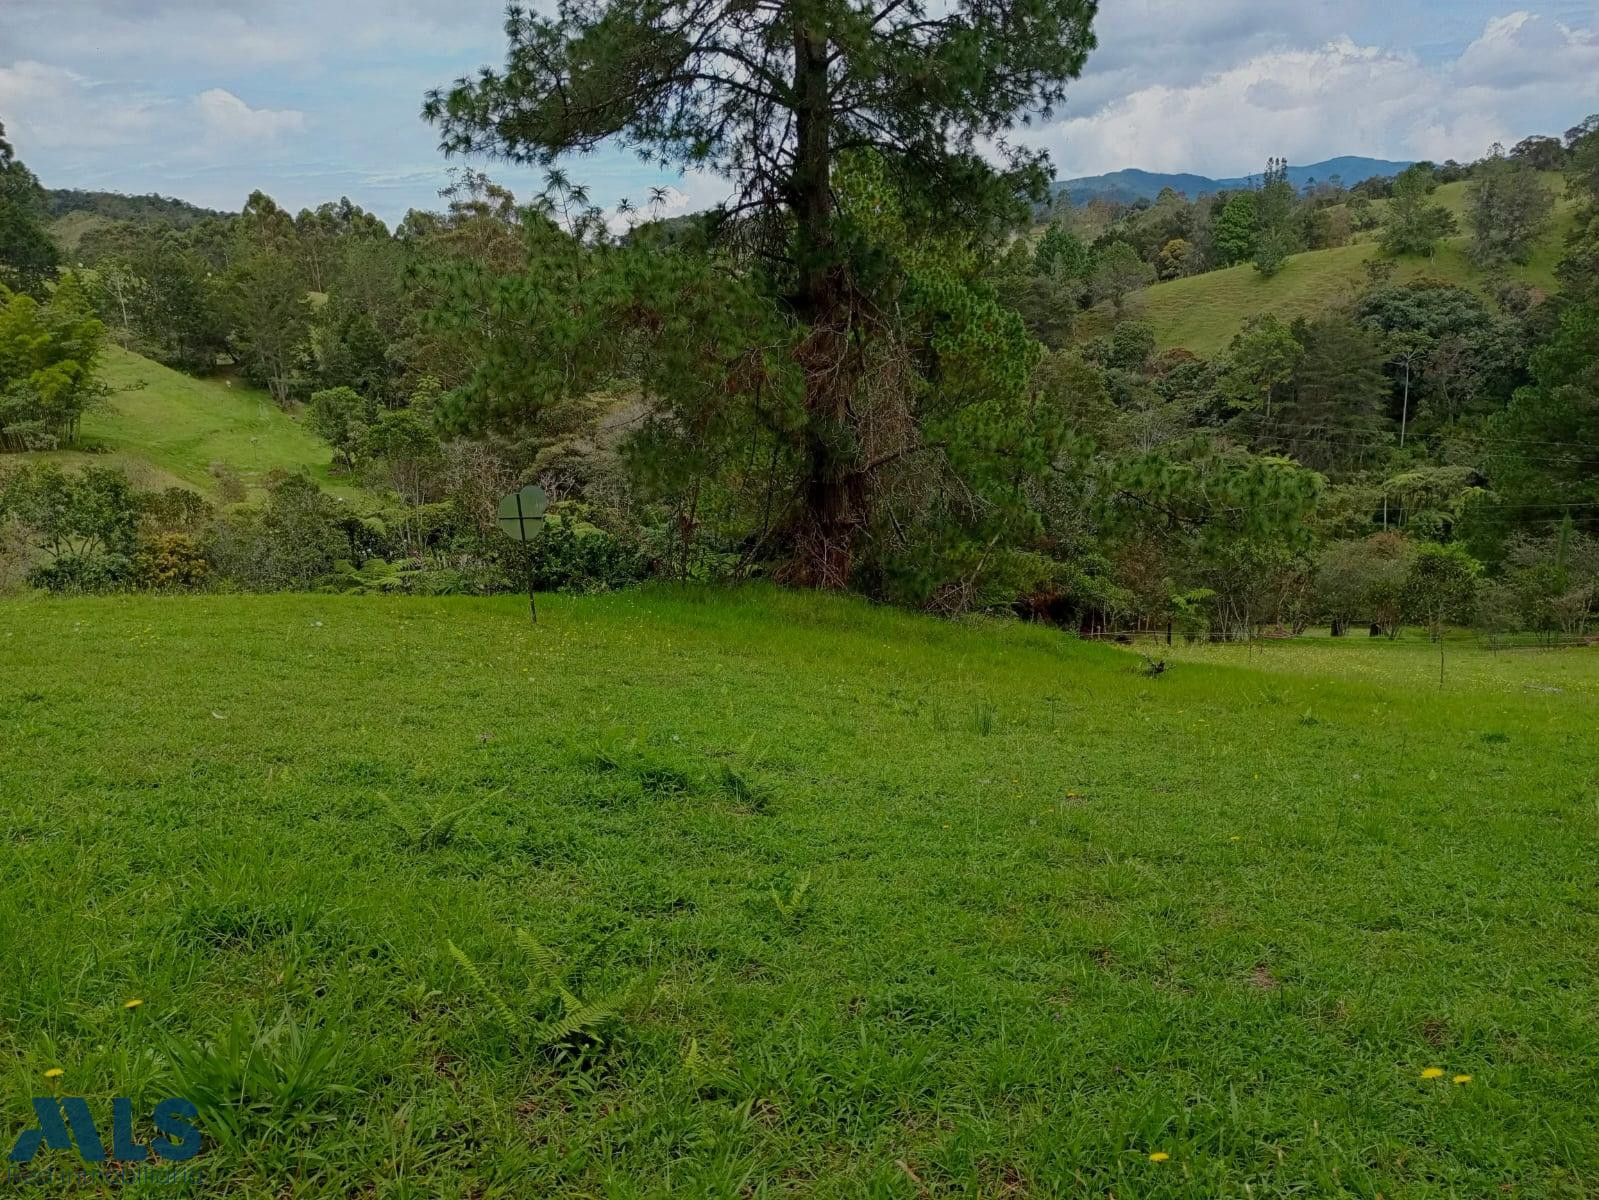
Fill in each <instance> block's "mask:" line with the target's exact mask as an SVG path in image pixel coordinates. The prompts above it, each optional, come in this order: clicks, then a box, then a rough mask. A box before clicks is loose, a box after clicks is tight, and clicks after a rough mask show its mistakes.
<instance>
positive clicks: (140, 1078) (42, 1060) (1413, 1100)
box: [0, 588, 1599, 1200]
mask: <svg viewBox="0 0 1599 1200" xmlns="http://www.w3.org/2000/svg"><path fill="white" fill-rule="evenodd" d="M1451 655H1452V659H1451V672H1452V674H1451V676H1450V683H1449V684H1448V686H1446V687H1445V688H1443V689H1440V688H1439V687H1438V684H1437V681H1436V675H1435V674H1434V666H1435V659H1434V658H1433V657H1432V648H1431V647H1429V646H1427V645H1425V644H1424V643H1420V642H1418V643H1415V644H1411V643H1403V642H1402V643H1400V644H1398V645H1389V644H1388V643H1386V642H1382V643H1378V644H1368V643H1365V642H1360V641H1358V640H1354V639H1352V640H1351V641H1350V642H1348V643H1345V644H1342V645H1330V644H1327V643H1325V642H1319V643H1306V644H1285V645H1273V646H1271V647H1269V648H1264V649H1257V650H1255V651H1253V652H1251V651H1248V650H1245V649H1243V648H1220V649H1213V648H1197V649H1192V650H1189V651H1184V652H1182V653H1181V655H1180V657H1179V661H1177V662H1176V664H1175V666H1173V668H1172V669H1170V670H1169V671H1167V672H1166V673H1165V674H1163V675H1160V676H1158V677H1153V678H1151V677H1148V676H1146V675H1144V674H1143V673H1141V671H1140V670H1139V668H1140V666H1141V664H1142V660H1141V658H1140V657H1139V656H1138V655H1137V654H1132V653H1128V652H1127V651H1124V650H1118V649H1113V648H1110V647H1104V646H1095V645H1087V644H1083V643H1080V642H1077V641H1075V640H1074V639H1071V638H1068V637H1065V636H1062V635H1060V634H1058V633H1054V632H1051V631H1048V630H1044V629H1041V628H1035V627H1022V626H1015V625H999V624H987V623H984V624H974V625H971V626H961V625H956V624H949V623H938V622H935V621H932V620H928V619H922V618H917V617H913V616H908V615H903V614H899V613H895V612H891V611H885V610H878V609H873V608H870V607H868V606H866V605H865V604H862V603H859V602H853V601H846V600H838V599H833V598H826V597H817V596H809V595H795V594H787V593H781V592H776V591H772V590H768V589H764V588H762V589H752V590H749V591H745V592H737V593H714V592H713V593H697V592H682V591H673V590H646V591H642V592H633V593H627V594H621V595H614V596H608V597H597V598H585V599H570V598H564V597H549V598H547V599H545V600H543V601H541V604H540V623H539V624H538V625H537V626H533V625H530V624H529V622H528V620H527V616H526V611H525V604H524V603H522V602H519V601H518V600H516V599H515V598H514V597H504V598H499V599H493V600H469V599H451V600H419V599H395V598H345V597H310V596H212V597H192V598H177V597H170V598H160V597H150V598H105V599H73V600H48V599H43V598H36V597H35V598H21V599H12V600H6V601H3V602H0V805H3V807H4V812H5V821H4V826H3V828H4V836H3V838H0V880H3V881H4V882H3V884H0V962H3V963H4V964H5V969H4V971H3V972H0V1078H3V1080H4V1087H3V1089H0V1139H11V1138H14V1137H15V1136H16V1131H17V1130H19V1129H21V1128H23V1127H24V1126H26V1125H28V1124H29V1123H31V1120H32V1115H31V1109H30V1108H29V1107H28V1102H27V1097H29V1096H32V1095H45V1094H48V1093H49V1092H50V1091H51V1090H52V1089H54V1090H56V1091H58V1092H59V1093H61V1094H63V1095H82V1096H86V1097H88V1098H89V1099H90V1104H91V1108H92V1110H93V1111H95V1112H96V1113H102V1114H103V1113H104V1112H106V1111H107V1110H108V1108H109V1101H110V1097H112V1096H114V1095H125V1096H130V1097H132V1098H133V1100H134V1111H135V1112H136V1113H148V1112H149V1111H150V1108H151V1106H152V1105H153V1103H154V1102H155V1100H157V1099H159V1098H161V1097H163V1096H168V1095H174V1094H178V1095H185V1096H188V1097H190V1098H192V1099H194V1100H195V1101H196V1103H197V1104H199V1105H200V1106H201V1109H202V1114H203V1115H202V1121H201V1123H202V1125H203V1126H204V1128H205V1132H206V1134H207V1140H206V1149H205V1153H204V1155H203V1156H202V1158H201V1159H200V1160H199V1161H200V1164H201V1166H202V1167H203V1169H204V1171H205V1173H206V1174H205V1183H204V1185H203V1187H202V1188H200V1189H198V1190H196V1191H195V1192H194V1193H192V1194H199V1195H205V1196H252V1197H263V1198H265V1197H274V1198H279V1197H325V1196H345V1195H349V1196H363V1197H365V1196H399V1197H456V1196H462V1197H465V1196H470V1197H484V1198H486V1197H515V1198H525V1197H535V1196H562V1197H568V1196H580V1197H602V1196H603V1197H628V1196H665V1195H695V1196H735V1195H740V1196H818V1197H845V1196H880V1197H905V1198H907V1200H908V1198H911V1197H921V1196H944V1195H974V1196H975V1195H983V1196H1005V1197H1011V1196H1016V1197H1053V1196H1109V1195H1114V1196H1116V1197H1118V1198H1120V1200H1130V1198H1134V1197H1178V1196H1181V1197H1217V1196H1254V1197H1265V1196H1318V1197H1319V1196H1332V1195H1351V1196H1364V1197H1375V1196H1379V1195H1381V1196H1384V1197H1388V1198H1390V1200H1394V1198H1398V1197H1423V1196H1426V1197H1433V1196H1441V1195H1442V1196H1460V1197H1485V1196H1511V1195H1513V1196H1517V1197H1524V1198H1532V1197H1555V1196H1559V1197H1582V1196H1592V1195H1595V1194H1596V1193H1599V1105H1596V1104H1595V1102H1594V1095H1595V1089H1596V1086H1599V949H1596V947H1599V893H1596V891H1595V883H1594V880H1595V875H1594V864H1595V861H1596V851H1599V755H1596V747H1595V742H1594V732H1593V731H1594V729H1595V725H1596V721H1599V691H1596V688H1595V683H1596V681H1599V651H1593V650H1566V651H1558V652H1542V653H1539V652H1515V653H1503V654H1499V655H1497V656H1495V655H1490V654H1488V653H1486V652H1482V651H1475V650H1471V649H1469V648H1466V647H1460V648H1458V649H1457V648H1454V647H1452V648H1451ZM517 930H525V931H527V933H528V934H529V935H531V937H533V938H536V939H537V941H538V942H541V943H542V944H543V945H544V946H546V947H548V948H549V949H550V951H551V952H552V953H553V955H554V956H555V958H556V959H558V960H559V962H560V964H562V965H561V966H559V967H558V971H559V973H560V974H561V977H562V979H563V982H564V984H565V986H566V987H568V988H569V989H570V990H571V991H572V992H573V993H574V994H575V995H576V996H578V997H580V998H581V999H582V1000H584V1001H591V1000H593V999H594V998H595V997H598V996H602V995H606V994H609V993H611V992H614V991H616V990H618V989H624V990H625V989H626V988H627V987H628V986H629V985H636V986H634V987H633V990H632V992H631V993H630V998H628V999H626V1000H625V1001H623V1002H622V1005H621V1017H620V1019H618V1020H615V1021H614V1022H611V1023H609V1024H608V1025H603V1026H600V1028H601V1029H602V1030H603V1031H604V1032H606V1033H607V1034H608V1037H607V1040H606V1042H605V1043H604V1045H603V1046H602V1047H600V1048H598V1049H590V1050H588V1051H586V1052H584V1053H583V1054H581V1055H578V1056H576V1057H574V1056H573V1055H571V1054H567V1055H565V1056H563V1055H562V1054H561V1053H558V1052H555V1051H552V1050H551V1049H549V1048H548V1047H547V1046H546V1045H545V1044H544V1043H545V1041H546V1037H545V1035H546V1033H547V1032H548V1031H549V1024H548V1023H549V1022H550V1021H552V1020H553V1019H554V1018H555V1017H556V1016H557V1015H558V1014H559V1013H560V1011H561V1008H562V1006H561V1002H559V1001H558V1000H557V999H556V991H555V989H554V987H553V986H552V985H551V983H550V982H549V980H548V979H547V978H546V977H544V976H542V975H541V974H540V972H539V969H538V963H539V961H540V960H541V958H542V957H543V956H542V955H541V954H539V953H537V952H535V951H534V950H533V949H531V948H530V947H529V946H528V945H527V943H526V942H525V941H524V940H523V939H521V938H519V936H518V934H517V933H516V931H517ZM452 942H453V943H455V944H456V945H457V946H458V947H459V948H460V950H461V951H462V953H463V954H464V955H465V956H466V958H467V960H468V961H469V962H470V963H472V964H473V967H472V969H471V970H468V968H467V967H466V966H464V965H463V964H462V962H461V960H460V959H458V958H457V957H456V956H455V955H454V954H453V953H452V951H451V950H450V946H449V944H450V943H452ZM474 971H475V972H476V974H478V975H479V976H481V980H474V979H473V977H472V975H473V972H474ZM135 999H136V1000H140V1001H142V1004H140V1005H138V1006H137V1007H135V1008H132V1009H129V1008H125V1007H124V1006H125V1004H126V1003H127V1002H128V1001H130V1000H135ZM568 1044H576V1043H568ZM1429 1068H1435V1069H1437V1070H1440V1071H1441V1072H1442V1075H1441V1076H1439V1077H1435V1078H1424V1077H1423V1073H1424V1072H1426V1071H1427V1070H1428V1069H1429ZM52 1070H59V1071H60V1072H62V1073H61V1074H60V1075H59V1076H58V1077H54V1078H50V1077H47V1075H46V1073H47V1072H49V1071H52ZM1457 1075H1458V1076H1469V1077H1470V1079H1469V1082H1466V1081H1463V1082H1459V1083H1456V1082H1453V1079H1454V1077H1455V1076H1457ZM138 1130H139V1133H140V1135H141V1137H147V1136H149V1132H148V1130H147V1129H145V1128H144V1126H143V1125H140V1126H139V1127H138ZM51 1153H52V1154H54V1155H55V1156H56V1157H59V1158H66V1157H67V1156H66V1155H65V1154H64V1152H51ZM1152 1155H1157V1156H1158V1155H1165V1156H1168V1157H1165V1158H1164V1159H1152V1157H1151V1156H1152ZM159 1184H160V1179H159V1176H152V1177H150V1178H147V1179H145V1180H143V1181H142V1182H141V1183H139V1184H136V1185H134V1186H133V1187H130V1188H126V1189H122V1190H121V1192H120V1193H119V1194H129V1195H155V1194H161V1195H168V1194H174V1190H173V1189H172V1188H170V1187H166V1188H165V1190H163V1186H158V1185H159ZM51 1194H60V1193H51ZM82 1194H86V1195H87V1194H94V1195H101V1194H108V1192H107V1190H105V1189H101V1190H94V1189H85V1190H84V1191H83V1193H82Z"/></svg>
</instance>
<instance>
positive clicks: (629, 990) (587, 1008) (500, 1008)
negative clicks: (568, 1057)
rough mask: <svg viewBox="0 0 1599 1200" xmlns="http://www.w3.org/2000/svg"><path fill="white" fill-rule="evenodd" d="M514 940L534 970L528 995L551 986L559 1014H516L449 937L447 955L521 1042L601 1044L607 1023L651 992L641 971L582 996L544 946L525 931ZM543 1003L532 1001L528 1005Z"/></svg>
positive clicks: (549, 1046) (566, 1046)
mask: <svg viewBox="0 0 1599 1200" xmlns="http://www.w3.org/2000/svg"><path fill="white" fill-rule="evenodd" d="M515 936H516V941H517V944H518V945H520V946H521V947H522V948H523V949H524V950H526V951H527V953H528V956H529V957H530V958H532V960H533V964H534V966H535V967H536V968H537V972H536V975H535V977H534V979H533V980H532V981H531V983H530V984H529V988H528V992H529V997H530V998H536V997H537V994H538V992H537V989H538V988H539V985H540V984H546V985H548V986H549V987H553V989H554V991H555V997H556V998H557V999H558V1000H559V1003H560V1012H559V1013H558V1014H557V1015H556V1016H553V1017H547V1018H543V1019H539V1018H536V1017H534V1016H532V1015H531V1014H530V1013H529V1014H524V1015H518V1013H517V1011H516V1009H515V1008H513V1007H512V1004H511V1002H510V1001H509V1000H507V999H506V998H505V996H504V995H502V994H501V992H500V991H499V990H498V989H497V988H496V987H495V986H494V985H493V984H492V983H491V982H490V981H489V979H488V976H487V975H486V974H485V973H484V971H483V969H482V968H481V967H479V966H478V964H477V963H475V962H473V961H472V959H471V957H470V956H469V955H468V954H467V953H466V951H464V950H462V949H461V948H460V947H459V946H457V945H456V944H455V943H454V942H453V941H451V942H446V943H445V944H446V945H447V946H448V947H449V951H450V955H451V957H453V958H454V959H455V961H456V962H457V963H458V964H459V965H460V967H461V970H462V972H463V973H464V974H465V975H466V977H467V978H468V979H469V980H471V982H472V985H473V986H474V987H475V988H476V989H477V990H478V991H479V992H481V993H482V994H483V996H484V998H485V999H486V1000H487V1001H488V1003H489V1005H490V1007H492V1008H493V1009H494V1012H495V1015H496V1016H497V1017H499V1019H500V1021H501V1023H502V1024H504V1026H505V1028H506V1030H507V1031H508V1032H509V1033H510V1034H511V1036H512V1037H514V1038H515V1039H516V1040H517V1041H518V1042H520V1043H522V1044H523V1045H524V1046H534V1047H540V1048H543V1049H546V1050H557V1051H561V1050H570V1049H575V1048H579V1047H581V1046H584V1045H592V1046H601V1045H603V1044H604V1042H605V1037H606V1033H607V1031H608V1029H609V1027H610V1026H611V1025H613V1024H614V1023H615V1022H617V1021H618V1020H620V1019H621V1018H622V1015H623V1013H624V1011H625V1010H626V1008H627V1007H628V1005H629V1004H630V1003H632V1001H633V1000H634V999H636V998H637V997H639V996H640V995H642V994H644V993H645V992H646V991H648V992H653V991H654V986H653V983H652V981H651V977H650V976H648V975H640V976H637V977H635V978H633V979H631V980H629V981H628V982H627V983H625V984H623V985H622V986H621V987H619V988H616V989H614V990H613V991H611V992H609V993H607V994H606V995H604V996H599V997H587V998H586V997H583V996H580V995H578V994H577V993H576V992H575V991H573V990H572V988H571V986H570V985H569V984H568V983H567V971H566V968H565V967H564V965H563V964H562V963H561V961H560V959H559V958H557V957H556V955H555V953H554V952H553V951H551V950H550V949H549V948H548V947H547V946H545V945H544V944H543V943H542V942H540V941H539V940H538V939H537V938H535V937H534V936H533V935H532V934H530V933H528V932H527V930H525V929H518V930H516V932H515ZM540 1007H545V1006H544V1005H537V1004H533V1005H530V1008H535V1009H536V1008H540Z"/></svg>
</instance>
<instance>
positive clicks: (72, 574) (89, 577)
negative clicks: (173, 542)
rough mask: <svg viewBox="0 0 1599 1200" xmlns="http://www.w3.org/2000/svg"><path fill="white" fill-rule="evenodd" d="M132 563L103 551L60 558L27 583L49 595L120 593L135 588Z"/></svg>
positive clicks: (38, 569) (40, 568)
mask: <svg viewBox="0 0 1599 1200" xmlns="http://www.w3.org/2000/svg"><path fill="white" fill-rule="evenodd" d="M133 579H134V571H133V563H132V561H131V560H130V559H129V558H128V557H127V556H126V555H123V554H106V553H103V552H100V551H87V552H85V553H81V554H79V553H68V554H62V555H58V556H57V557H56V558H54V559H52V560H51V561H49V562H47V563H43V564H41V565H40V566H37V567H35V568H33V570H31V571H29V572H28V582H29V583H30V584H31V585H32V586H34V587H36V588H43V589H44V590H46V591H50V592H73V593H81V592H120V591H125V590H126V589H127V588H129V587H130V586H132V584H133Z"/></svg>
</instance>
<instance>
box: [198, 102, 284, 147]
mask: <svg viewBox="0 0 1599 1200" xmlns="http://www.w3.org/2000/svg"><path fill="white" fill-rule="evenodd" d="M194 111H195V113H196V114H197V115H198V116H199V119H200V126H201V128H202V129H203V130H204V132H205V135H206V137H208V138H211V139H215V140H218V141H224V142H229V143H233V144H238V143H241V142H245V143H248V142H261V141H271V140H272V139H273V138H276V137H277V136H278V135H280V134H284V133H293V132H295V131H298V130H301V129H304V128H305V114H304V113H303V112H296V111H295V110H293V109H270V108H251V107H250V106H249V105H248V104H246V103H245V102H244V101H243V100H240V99H239V98H238V97H237V96H235V95H234V94H233V93H232V92H230V91H228V90H227V89H226V88H208V89H206V90H205V91H203V92H201V93H200V94H199V95H198V96H196V97H195V98H194Z"/></svg>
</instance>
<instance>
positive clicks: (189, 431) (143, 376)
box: [28, 346, 360, 500]
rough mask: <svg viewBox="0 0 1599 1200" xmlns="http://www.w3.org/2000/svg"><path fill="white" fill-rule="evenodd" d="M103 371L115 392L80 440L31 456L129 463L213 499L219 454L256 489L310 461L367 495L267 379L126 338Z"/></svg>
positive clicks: (351, 491) (140, 477)
mask: <svg viewBox="0 0 1599 1200" xmlns="http://www.w3.org/2000/svg"><path fill="white" fill-rule="evenodd" d="M100 373H101V378H103V379H104V380H105V382H106V384H107V385H108V386H109V387H110V388H111V391H112V395H111V396H110V397H109V399H108V400H107V401H106V402H105V404H103V405H102V406H100V407H98V408H96V409H93V410H91V411H90V412H89V413H88V414H86V415H85V417H84V419H83V430H82V433H81V435H80V438H79V442H80V448H79V449H76V450H70V451H59V452H51V453H49V454H40V455H29V456H28V457H30V458H51V459H55V460H56V461H60V462H96V463H102V464H106V465H113V464H114V465H119V466H122V467H123V468H124V469H125V470H127V472H128V474H129V477H130V478H132V479H133V480H134V481H135V483H137V484H138V485H139V486H141V487H148V488H159V487H167V486H171V485H181V486H184V487H188V488H192V489H194V490H195V491H198V492H200V493H202V494H204V495H205V496H207V497H208V498H210V499H213V500H214V499H216V491H217V482H216V479H215V478H214V477H213V476H212V475H211V473H210V467H211V464H212V463H214V462H222V463H226V464H228V465H229V466H231V467H232V468H233V469H234V470H235V471H237V472H238V473H239V476H240V479H241V480H242V481H243V482H244V484H245V486H246V487H247V488H250V489H252V490H255V489H258V488H259V487H260V485H261V482H262V481H263V480H264V478H265V477H266V475H267V473H268V472H270V471H272V470H275V469H281V470H286V471H299V470H303V471H305V472H307V473H308V474H309V475H310V476H311V477H312V478H314V479H315V480H316V481H317V482H318V483H319V484H321V485H322V487H323V488H324V490H326V491H329V492H331V493H333V494H334V495H338V496H344V497H346V498H353V497H355V496H357V495H359V494H360V489H359V488H357V487H354V486H352V485H351V484H350V483H349V481H348V480H347V479H345V478H344V477H342V476H339V477H335V476H334V475H333V474H332V473H331V465H332V461H333V451H332V450H331V449H330V448H329V447H328V445H327V444H326V443H325V442H323V441H322V440H321V439H320V438H318V437H317V436H316V435H315V434H314V433H312V432H311V431H310V430H308V429H306V428H305V427H304V426H303V425H301V424H300V423H299V422H298V421H297V420H295V418H294V417H292V416H291V415H290V414H288V413H286V412H284V411H283V410H282V409H281V408H279V407H278V406H277V405H276V404H275V403H274V402H273V400H272V398H271V397H270V396H269V395H267V393H266V392H264V391H261V390H260V389H258V388H254V387H250V386H249V385H248V384H246V383H244V382H242V381H240V380H233V381H228V380H224V379H197V378H195V377H193V376H191V375H185V374H183V373H181V372H179V371H174V370H171V369H170V368H168V367H163V366H162V365H161V364H160V363H156V362H152V361H150V360H149V359H147V358H143V357H141V356H140V355H137V354H134V353H132V352H130V351H127V350H123V349H121V348H119V347H116V346H111V347H108V348H107V350H106V356H105V361H104V363H103V365H102V367H101V372H100Z"/></svg>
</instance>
